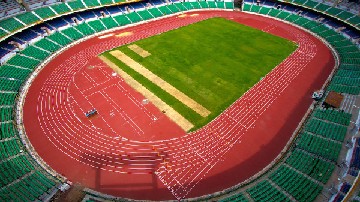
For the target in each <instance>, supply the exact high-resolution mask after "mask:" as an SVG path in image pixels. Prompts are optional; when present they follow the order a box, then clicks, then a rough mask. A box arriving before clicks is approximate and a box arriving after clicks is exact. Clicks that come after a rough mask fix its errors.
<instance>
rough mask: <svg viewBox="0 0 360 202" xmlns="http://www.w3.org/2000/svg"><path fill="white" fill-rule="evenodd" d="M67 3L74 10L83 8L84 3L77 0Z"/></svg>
mask: <svg viewBox="0 0 360 202" xmlns="http://www.w3.org/2000/svg"><path fill="white" fill-rule="evenodd" d="M67 4H68V5H69V6H70V7H71V9H73V10H74V11H77V10H80V9H84V8H85V5H84V4H83V3H82V2H81V1H79V0H77V1H69V2H67Z"/></svg>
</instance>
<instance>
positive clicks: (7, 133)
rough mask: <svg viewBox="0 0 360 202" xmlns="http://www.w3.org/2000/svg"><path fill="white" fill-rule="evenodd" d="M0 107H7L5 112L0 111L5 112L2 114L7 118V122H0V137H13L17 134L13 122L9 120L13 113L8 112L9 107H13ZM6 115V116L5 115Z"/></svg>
mask: <svg viewBox="0 0 360 202" xmlns="http://www.w3.org/2000/svg"><path fill="white" fill-rule="evenodd" d="M2 109H8V111H7V112H2V113H7V114H6V115H4V116H3V118H4V119H6V118H7V119H9V120H7V121H8V122H6V123H5V122H4V123H1V129H0V139H1V140H3V139H6V138H11V137H15V136H16V135H17V130H16V129H15V126H14V124H13V122H9V121H10V119H12V118H13V114H12V112H11V113H10V112H9V109H11V110H12V109H13V108H12V107H8V108H5V107H3V108H2ZM5 116H7V117H5Z"/></svg>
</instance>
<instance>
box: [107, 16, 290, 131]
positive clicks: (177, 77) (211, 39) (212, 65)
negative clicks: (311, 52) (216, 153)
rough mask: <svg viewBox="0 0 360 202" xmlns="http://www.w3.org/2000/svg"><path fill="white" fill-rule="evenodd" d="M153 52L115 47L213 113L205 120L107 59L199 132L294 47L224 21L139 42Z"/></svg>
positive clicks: (216, 19) (271, 36)
mask: <svg viewBox="0 0 360 202" xmlns="http://www.w3.org/2000/svg"><path fill="white" fill-rule="evenodd" d="M135 44H137V45H138V46H140V47H141V48H143V49H145V50H147V51H148V52H150V53H151V56H149V57H146V58H142V57H141V56H139V55H138V54H136V53H134V52H133V51H132V50H130V49H129V48H128V47H127V46H121V47H118V48H116V50H120V51H122V52H124V53H125V54H126V55H128V56H130V57H131V58H133V59H134V60H135V61H137V62H139V63H140V64H142V65H143V66H145V67H146V68H148V69H149V70H150V71H152V72H153V73H154V74H156V75H158V76H159V77H161V78H162V79H164V80H165V81H167V82H168V83H170V84H171V85H173V86H174V87H176V88H177V89H178V90H180V91H182V92H183V93H185V94H186V95H187V96H189V97H190V98H192V99H194V100H195V101H197V102H198V103H200V104H201V105H202V106H204V107H205V108H207V109H208V110H210V111H211V114H210V115H209V116H208V117H205V118H204V117H201V116H200V115H199V114H197V113H196V112H194V111H193V110H192V109H190V108H189V107H187V106H185V105H184V104H183V103H181V102H180V101H178V100H177V99H176V98H174V97H173V96H171V95H170V94H168V93H166V92H165V91H163V90H162V89H161V88H160V87H158V86H156V85H155V84H153V83H152V82H150V81H149V80H147V79H146V78H145V77H143V76H142V75H140V74H138V73H137V72H135V71H134V70H132V69H131V68H130V67H128V66H126V65H125V64H123V63H122V62H121V61H119V60H118V59H116V58H115V57H113V56H112V55H111V54H109V51H108V52H105V53H103V55H104V56H105V57H107V58H108V59H110V60H111V61H112V62H113V63H115V64H116V65H118V66H119V68H121V69H122V70H124V71H125V72H127V73H128V74H129V75H131V76H132V77H133V78H134V79H135V80H137V81H138V82H140V83H141V84H142V85H143V86H145V87H146V88H148V89H149V90H151V91H152V92H153V93H154V94H156V95H157V96H158V97H159V98H161V99H162V100H163V101H165V102H166V103H167V104H168V105H170V106H172V107H173V108H174V109H175V110H176V111H178V112H179V113H180V114H182V115H183V116H184V117H185V118H186V119H188V120H189V121H190V122H192V123H193V124H194V125H195V127H194V128H193V129H192V130H195V129H198V128H200V127H202V126H204V125H205V124H207V123H208V122H210V121H211V120H213V119H214V118H215V117H216V116H218V115H219V114H220V113H221V112H222V111H223V110H224V109H226V108H227V107H229V106H230V105H231V104H232V103H233V102H234V101H236V100H237V99H238V98H240V97H241V96H242V95H243V94H244V93H245V92H246V91H247V90H248V89H249V88H250V87H252V86H253V85H254V84H255V83H257V82H258V81H259V80H260V79H261V77H264V76H265V75H266V74H267V73H268V72H270V71H271V70H272V69H273V68H274V67H276V66H277V65H278V64H279V63H280V62H281V61H283V60H284V59H285V58H286V57H288V56H289V55H290V54H291V53H292V52H293V51H294V50H295V49H296V47H297V46H296V44H295V43H293V42H291V41H288V40H286V39H283V38H280V37H277V36H273V35H270V34H268V33H264V32H262V31H260V30H257V29H254V28H251V27H247V26H244V25H241V24H238V23H236V22H233V21H230V20H226V19H223V18H212V19H208V20H204V21H201V22H198V23H195V24H191V25H189V26H186V27H182V28H179V29H176V30H172V31H168V32H165V33H162V34H160V35H156V36H152V37H150V38H146V39H143V40H140V41H137V42H135Z"/></svg>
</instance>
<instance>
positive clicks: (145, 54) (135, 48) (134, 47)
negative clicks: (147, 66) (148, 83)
mask: <svg viewBox="0 0 360 202" xmlns="http://www.w3.org/2000/svg"><path fill="white" fill-rule="evenodd" d="M128 48H129V49H130V50H132V51H134V52H135V53H136V54H138V55H140V56H141V57H143V58H146V57H148V56H150V55H151V54H150V53H149V52H147V51H146V50H144V49H142V48H141V47H140V46H138V45H136V44H132V45H129V46H128Z"/></svg>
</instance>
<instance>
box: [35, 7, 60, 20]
mask: <svg viewBox="0 0 360 202" xmlns="http://www.w3.org/2000/svg"><path fill="white" fill-rule="evenodd" d="M34 12H35V13H36V14H37V15H38V16H40V17H41V18H42V19H47V18H50V17H54V16H55V15H56V14H55V13H54V12H53V11H52V10H51V9H50V7H43V8H39V9H36V10H35V11H34Z"/></svg>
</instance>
